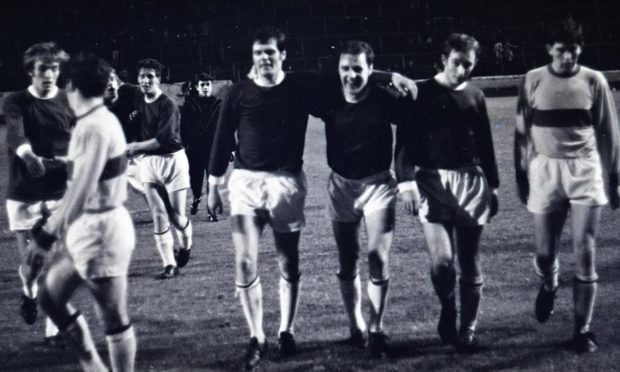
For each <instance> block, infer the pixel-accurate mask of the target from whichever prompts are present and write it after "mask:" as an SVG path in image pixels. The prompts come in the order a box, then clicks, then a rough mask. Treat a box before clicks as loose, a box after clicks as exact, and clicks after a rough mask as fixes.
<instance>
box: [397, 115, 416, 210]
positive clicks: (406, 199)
mask: <svg viewBox="0 0 620 372" xmlns="http://www.w3.org/2000/svg"><path fill="white" fill-rule="evenodd" d="M413 132H414V131H413V130H412V128H409V127H403V126H400V127H399V128H398V130H397V132H396V148H395V150H394V170H395V173H396V181H397V182H398V195H399V196H400V199H401V200H402V201H403V205H404V207H405V210H406V211H407V213H410V214H412V215H414V216H416V215H417V214H418V209H419V207H420V192H419V191H418V185H417V183H416V182H415V165H414V164H413V161H412V159H411V157H410V156H409V154H408V151H411V149H415V141H414V139H415V135H414V133H413Z"/></svg>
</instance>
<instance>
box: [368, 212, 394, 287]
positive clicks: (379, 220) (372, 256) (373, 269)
mask: <svg viewBox="0 0 620 372" xmlns="http://www.w3.org/2000/svg"><path fill="white" fill-rule="evenodd" d="M364 220H365V222H366V230H367V234H368V265H369V274H370V277H371V278H372V279H375V280H386V279H388V278H389V277H390V274H389V252H390V247H391V246H392V238H393V236H394V220H395V210H394V208H384V209H379V210H376V211H373V212H372V213H369V214H367V215H365V217H364Z"/></svg>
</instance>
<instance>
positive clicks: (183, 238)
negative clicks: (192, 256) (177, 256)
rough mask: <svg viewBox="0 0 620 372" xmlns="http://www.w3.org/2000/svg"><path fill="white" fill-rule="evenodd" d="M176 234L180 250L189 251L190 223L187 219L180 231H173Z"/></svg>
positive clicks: (190, 243)
mask: <svg viewBox="0 0 620 372" xmlns="http://www.w3.org/2000/svg"><path fill="white" fill-rule="evenodd" d="M174 231H175V232H176V234H177V238H178V239H179V242H180V243H181V249H191V248H192V221H190V219H189V218H188V219H187V223H186V224H185V227H183V228H182V229H175V230H174Z"/></svg>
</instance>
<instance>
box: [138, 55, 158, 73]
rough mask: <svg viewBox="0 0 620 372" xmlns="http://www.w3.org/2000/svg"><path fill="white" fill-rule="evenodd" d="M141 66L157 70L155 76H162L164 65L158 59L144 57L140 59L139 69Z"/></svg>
mask: <svg viewBox="0 0 620 372" xmlns="http://www.w3.org/2000/svg"><path fill="white" fill-rule="evenodd" d="M141 68H149V69H153V70H155V76H157V77H161V71H162V70H163V69H164V65H163V64H161V62H159V61H158V60H156V59H153V58H144V59H141V60H140V61H138V70H139V69H141Z"/></svg>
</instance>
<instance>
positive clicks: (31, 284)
mask: <svg viewBox="0 0 620 372" xmlns="http://www.w3.org/2000/svg"><path fill="white" fill-rule="evenodd" d="M17 272H18V273H19V277H20V279H21V280H22V286H23V290H24V294H25V295H26V296H28V297H30V298H36V297H37V291H38V290H39V286H38V285H37V276H38V274H37V275H36V276H35V277H34V279H29V278H28V275H26V274H25V273H24V267H23V266H22V265H19V269H18V270H17ZM31 274H32V273H31ZM31 276H32V275H31Z"/></svg>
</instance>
